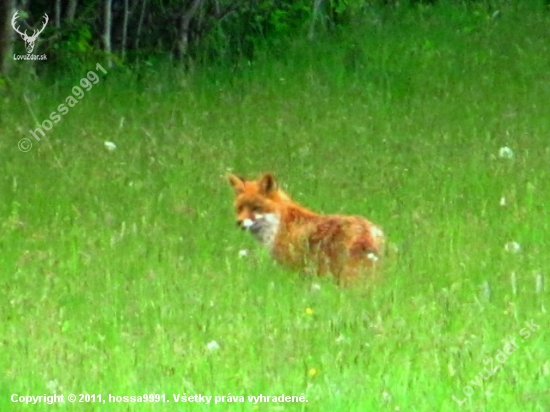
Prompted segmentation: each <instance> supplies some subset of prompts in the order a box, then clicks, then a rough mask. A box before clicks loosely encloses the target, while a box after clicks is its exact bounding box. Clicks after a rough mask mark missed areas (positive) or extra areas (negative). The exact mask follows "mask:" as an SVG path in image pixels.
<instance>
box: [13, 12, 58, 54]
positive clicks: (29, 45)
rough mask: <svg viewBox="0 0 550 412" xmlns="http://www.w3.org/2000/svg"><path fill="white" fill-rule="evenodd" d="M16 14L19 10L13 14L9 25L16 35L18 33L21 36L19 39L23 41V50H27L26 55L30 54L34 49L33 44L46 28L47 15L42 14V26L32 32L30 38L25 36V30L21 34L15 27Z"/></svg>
mask: <svg viewBox="0 0 550 412" xmlns="http://www.w3.org/2000/svg"><path fill="white" fill-rule="evenodd" d="M17 13H19V10H17V11H16V12H15V14H14V15H13V18H12V19H11V25H12V27H13V29H14V30H15V31H16V32H17V33H19V34H20V35H21V38H22V39H23V40H24V41H25V48H26V49H27V54H31V53H32V50H33V49H34V42H35V41H36V39H37V38H38V35H39V34H40V33H42V32H43V31H44V29H45V28H46V24H48V21H49V18H48V15H47V14H46V13H44V17H45V18H44V23H43V25H42V28H41V29H40V30H34V32H33V34H32V36H29V35H28V34H27V30H25V32H24V33H21V32H20V31H19V26H17V27H15V23H16V20H17V17H19V16H18V15H17Z"/></svg>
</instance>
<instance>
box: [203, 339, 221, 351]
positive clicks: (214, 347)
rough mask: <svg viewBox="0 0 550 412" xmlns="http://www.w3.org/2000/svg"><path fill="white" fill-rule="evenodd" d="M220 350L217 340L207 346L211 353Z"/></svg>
mask: <svg viewBox="0 0 550 412" xmlns="http://www.w3.org/2000/svg"><path fill="white" fill-rule="evenodd" d="M219 348H220V345H219V343H218V342H216V341H215V340H213V341H210V342H208V343H207V344H206V349H208V350H209V351H210V352H214V351H217V350H218V349H219Z"/></svg>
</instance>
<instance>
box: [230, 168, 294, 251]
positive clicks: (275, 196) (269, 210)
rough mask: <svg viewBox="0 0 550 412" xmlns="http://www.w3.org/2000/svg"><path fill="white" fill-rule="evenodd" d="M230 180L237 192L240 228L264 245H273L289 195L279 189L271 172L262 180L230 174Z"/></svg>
mask: <svg viewBox="0 0 550 412" xmlns="http://www.w3.org/2000/svg"><path fill="white" fill-rule="evenodd" d="M228 180H229V184H230V185H231V186H232V187H233V190H234V192H235V211H236V213H237V225H238V226H239V227H240V228H241V229H243V230H249V231H250V232H251V233H252V234H253V235H254V236H255V237H256V238H258V240H260V241H261V242H262V243H267V244H269V243H271V242H272V241H273V237H274V235H275V233H276V231H277V228H278V226H279V221H280V210H281V206H282V204H283V203H284V202H286V201H289V200H290V198H289V197H288V195H287V194H286V193H284V192H283V191H282V190H280V189H279V188H278V185H277V182H276V180H275V178H274V177H273V175H272V174H271V173H265V174H263V175H262V176H261V177H260V178H259V179H258V180H246V179H244V178H242V177H239V176H236V175H234V174H229V175H228Z"/></svg>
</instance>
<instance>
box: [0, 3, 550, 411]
mask: <svg viewBox="0 0 550 412" xmlns="http://www.w3.org/2000/svg"><path fill="white" fill-rule="evenodd" d="M531 3H532V4H534V2H517V3H516V2H506V4H505V5H503V6H502V8H500V11H501V13H500V16H499V17H498V18H494V19H493V18H491V15H492V13H493V12H494V11H495V9H490V8H486V7H482V6H475V4H474V5H472V6H471V7H458V6H456V7H451V6H446V5H441V6H438V7H435V8H434V7H419V8H417V9H415V10H413V11H410V10H408V9H406V8H404V7H403V8H397V9H396V10H394V11H393V12H389V11H383V10H373V11H372V12H370V14H369V15H368V16H367V18H366V20H365V23H364V24H363V26H362V27H361V28H360V29H359V28H358V29H356V30H355V31H354V32H353V33H345V34H342V35H341V37H339V38H333V39H331V40H319V41H318V42H317V43H315V44H301V43H300V42H297V43H296V44H292V45H290V46H289V47H288V48H287V49H286V50H277V49H273V50H272V51H271V53H266V55H265V56H260V57H259V58H258V60H257V61H256V62H254V63H250V64H244V63H243V64H242V65H241V66H240V67H236V68H235V69H234V70H229V69H224V68H210V69H204V70H203V69H200V68H197V69H196V71H195V72H194V73H189V74H185V73H183V72H182V71H181V69H179V68H177V67H169V65H166V66H162V67H152V68H146V69H143V70H141V72H140V73H139V76H137V75H134V74H130V73H126V72H123V71H120V70H116V69H112V70H111V69H107V70H108V71H109V73H107V75H103V74H102V73H100V71H98V70H96V68H95V67H94V65H93V64H92V65H91V66H90V67H89V68H88V70H93V71H95V72H96V73H97V74H98V78H99V80H98V81H97V83H96V84H94V85H93V87H92V88H91V89H90V90H89V91H85V92H84V93H83V97H82V99H81V100H78V99H77V100H78V103H77V104H76V105H75V107H72V108H70V110H69V111H68V113H67V114H65V115H63V116H62V119H61V121H59V122H58V123H55V124H53V127H52V129H51V130H50V131H47V132H46V133H45V137H43V138H42V139H41V140H40V141H36V140H35V139H34V138H33V137H32V136H31V135H30V134H29V132H28V131H29V129H35V128H36V127H38V125H37V124H36V122H38V123H42V121H43V120H45V119H47V118H48V116H49V114H50V113H51V112H52V111H56V110H57V107H58V105H59V104H60V103H63V102H64V101H65V98H66V97H67V96H68V95H70V94H71V88H72V87H73V86H77V85H78V84H79V82H80V79H81V78H83V77H85V76H86V72H87V70H86V69H84V70H83V71H82V73H81V74H79V75H76V76H74V75H70V76H67V77H66V78H60V79H55V80H45V79H42V80H37V79H32V78H29V79H25V78H24V77H23V75H21V79H19V80H18V81H17V82H16V83H14V84H13V85H12V87H11V88H5V89H4V90H3V91H2V95H1V96H2V97H1V100H0V102H1V105H2V108H1V112H2V117H1V118H0V134H1V135H2V140H1V141H0V153H1V155H0V156H2V160H1V161H2V171H3V173H2V175H1V178H0V182H1V193H2V198H3V201H2V202H1V204H0V215H1V216H2V219H1V223H0V233H1V238H0V250H1V253H0V264H1V268H2V276H1V278H0V287H1V290H2V297H3V299H2V302H3V303H2V307H1V309H0V353H1V356H0V371H1V372H2V373H1V375H0V376H1V377H0V410H2V411H42V410H53V409H64V408H66V409H67V410H75V411H76V410H78V411H109V410H112V411H134V410H135V411H152V410H155V411H156V410H166V411H169V410H178V411H207V410H208V411H209V410H219V411H241V410H242V411H249V410H260V411H286V410H289V411H294V410H300V411H327V412H328V411H357V412H362V411H407V412H409V411H491V412H493V411H504V410H506V411H509V412H512V411H518V412H519V411H522V412H523V411H541V412H542V411H548V410H550V391H549V387H550V360H549V359H550V358H549V355H550V342H549V336H550V333H549V322H548V307H549V299H548V287H546V288H545V287H544V280H545V279H546V281H547V283H548V268H549V267H550V258H549V256H548V250H549V249H550V240H549V237H548V233H549V229H550V219H549V212H548V205H550V190H549V182H550V168H549V164H550V139H549V131H550V105H549V103H548V102H550V71H549V69H548V68H549V63H550V46H549V44H550V43H549V42H548V27H549V26H550V11H548V10H546V11H543V10H542V8H537V7H536V6H534V5H532V4H531ZM517 4H522V6H518V5H517ZM529 4H531V5H529ZM16 63H17V64H20V65H23V64H26V63H27V62H16ZM98 63H100V64H101V65H103V67H106V66H104V64H105V62H98ZM25 99H26V100H25ZM22 138H29V139H30V140H29V141H30V142H31V143H32V144H33V146H32V149H31V150H30V151H28V152H26V153H24V152H22V151H20V150H18V148H17V144H18V141H19V140H20V139H22ZM105 141H110V142H113V143H114V144H116V149H115V150H107V148H106V147H105V146H104V142H105ZM502 147H509V148H511V149H512V151H513V157H512V158H501V157H499V150H500V149H501V148H502ZM229 170H232V171H235V172H238V173H240V174H244V175H246V176H250V177H253V176H255V175H257V174H258V173H259V172H263V171H267V170H269V171H273V172H274V173H275V174H276V175H277V177H278V179H279V181H280V182H281V183H282V184H283V186H284V188H285V189H286V190H287V191H288V192H289V193H290V194H292V195H293V197H294V198H295V199H296V200H297V201H299V202H301V203H303V204H305V205H307V206H308V207H310V208H313V209H315V210H318V211H323V212H327V213H328V212H331V213H347V214H361V215H364V216H367V217H368V218H369V219H371V220H373V221H374V222H376V223H378V224H379V225H380V226H382V227H383V228H384V230H385V232H386V233H387V235H388V237H389V241H390V243H391V247H390V252H391V253H390V254H389V256H388V258H387V261H386V265H385V270H384V277H383V279H382V281H381V282H380V283H379V284H378V285H377V286H376V287H375V288H372V289H369V290H365V288H362V287H353V288H339V287H338V286H336V285H335V284H334V283H333V282H331V280H330V279H311V278H303V277H300V276H299V275H298V274H296V273H292V272H288V271H285V270H284V269H281V268H279V267H278V266H277V265H276V264H275V263H274V262H272V260H271V259H270V257H269V256H268V255H267V252H265V251H264V250H262V248H261V247H260V246H259V245H256V244H255V242H254V240H253V239H252V238H251V237H250V236H249V235H248V234H246V233H242V232H241V231H239V230H237V228H236V227H235V223H234V212H233V209H232V204H231V203H232V196H233V195H232V192H231V189H230V188H229V186H228V184H227V182H226V181H225V180H224V177H223V176H224V174H225V173H226V172H227V171H229ZM509 242H517V243H518V244H519V245H520V246H521V249H520V250H519V252H517V253H513V252H509V251H506V250H505V245H506V244H507V243H509ZM242 249H247V250H249V251H250V253H249V255H248V256H247V257H245V258H241V257H239V251H240V250H242ZM525 322H533V323H534V324H536V325H538V326H539V327H538V328H537V327H534V326H533V325H532V323H531V329H529V328H528V327H527V326H526V324H525ZM526 332H529V336H527V333H526ZM514 339H515V344H516V346H515V348H513V349H514V352H513V353H511V354H510V352H509V354H508V355H504V354H505V353H506V351H507V350H508V349H510V346H507V344H508V343H509V342H511V341H513V340H514ZM497 355H498V356H497ZM504 358H508V359H507V360H505V359H504ZM491 360H493V362H491ZM500 361H502V363H499V362H500ZM497 365H498V366H500V367H499V369H498V370H497V371H496V372H495V373H494V374H493V373H492V370H493V369H495V368H496V367H497ZM489 372H491V373H489ZM480 373H481V374H482V375H484V377H483V378H481V375H480ZM490 375H492V376H490ZM53 393H57V394H64V395H65V400H67V396H68V395H69V394H80V393H87V394H90V395H93V394H96V395H98V394H101V395H102V397H103V398H102V399H107V400H108V398H107V394H112V395H116V396H123V395H136V396H139V395H143V394H165V395H166V398H165V399H166V400H169V401H170V402H165V403H164V404H162V405H160V404H157V403H149V402H147V403H134V404H132V403H109V402H108V401H107V402H106V403H105V404H103V403H102V402H98V401H97V399H96V402H95V403H85V404H84V403H82V404H79V405H71V404H69V403H68V402H65V403H64V404H59V403H58V404H55V405H45V404H43V403H42V404H37V405H26V406H25V405H24V404H21V403H13V402H11V401H10V398H11V397H12V395H13V394H18V396H21V395H34V396H38V395H44V394H46V395H51V394H53ZM176 394H177V395H181V396H183V395H184V394H185V395H186V396H191V395H195V394H202V395H207V396H219V398H218V403H217V404H214V403H215V398H212V399H211V401H210V404H208V405H205V404H204V403H203V404H200V403H193V404H191V403H175V402H174V398H173V395H176ZM260 394H263V395H270V396H280V395H281V394H284V395H285V396H286V395H290V396H298V397H299V396H301V395H303V398H302V399H307V401H308V402H296V403H282V402H276V403H274V402H269V403H257V404H256V405H254V403H253V402H249V401H248V396H257V395H260ZM222 396H225V397H226V398H225V401H223V402H222V401H221V397H222ZM241 396H242V397H243V398H242V402H240V400H241V398H239V397H241ZM228 397H229V398H228ZM232 397H236V398H232ZM77 400H78V399H77ZM235 401H237V402H235Z"/></svg>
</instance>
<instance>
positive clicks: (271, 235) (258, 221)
mask: <svg viewBox="0 0 550 412" xmlns="http://www.w3.org/2000/svg"><path fill="white" fill-rule="evenodd" d="M280 223H281V219H280V218H279V216H278V215H277V214H275V213H256V214H255V216H254V221H253V223H252V224H251V225H250V226H249V227H248V229H249V230H250V232H251V233H252V234H253V235H254V237H255V238H256V239H258V240H259V241H260V242H261V243H263V244H264V245H266V246H267V247H268V248H270V249H271V248H273V244H274V242H275V236H276V234H277V231H278V230H279V224H280Z"/></svg>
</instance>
